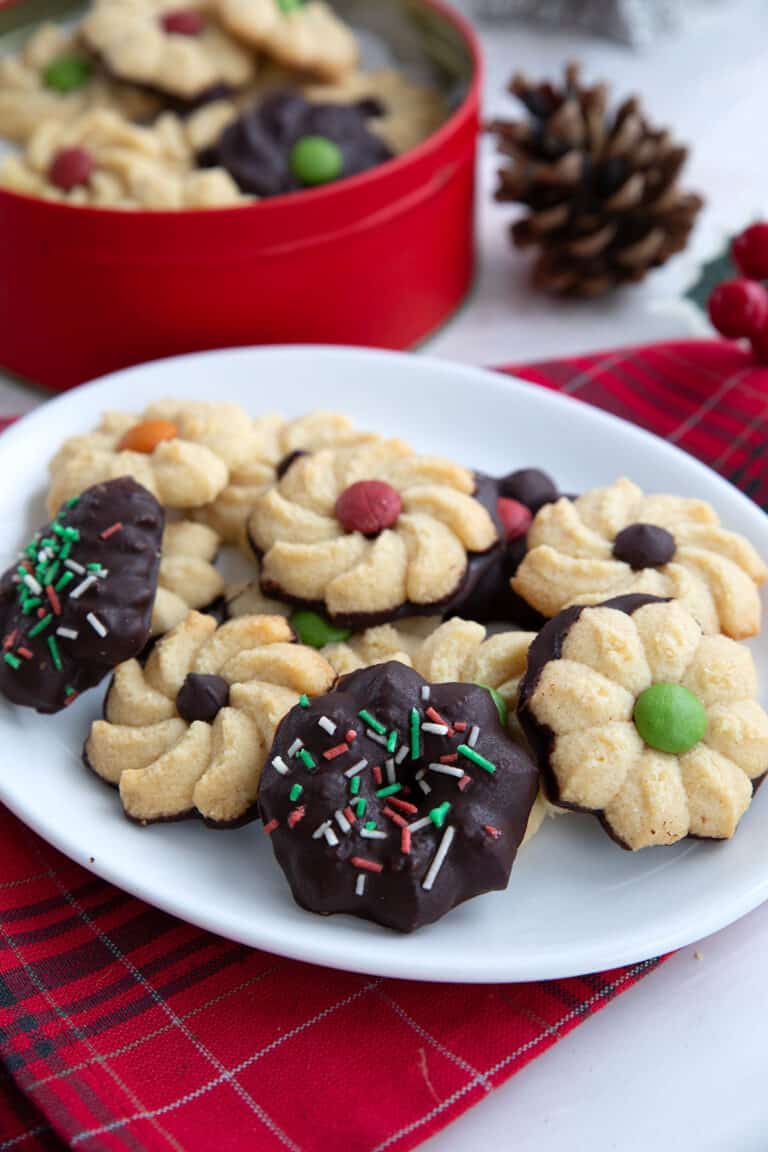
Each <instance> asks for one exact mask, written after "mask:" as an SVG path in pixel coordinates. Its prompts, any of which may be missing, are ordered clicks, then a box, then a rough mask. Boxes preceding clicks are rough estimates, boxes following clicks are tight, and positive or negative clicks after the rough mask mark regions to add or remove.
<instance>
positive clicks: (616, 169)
mask: <svg viewBox="0 0 768 1152" xmlns="http://www.w3.org/2000/svg"><path fill="white" fill-rule="evenodd" d="M509 91H510V92H511V93H512V95H514V96H516V97H517V98H518V99H519V100H520V101H521V102H522V104H523V105H524V106H525V108H526V109H527V110H528V113H529V116H530V118H529V120H528V121H520V120H509V121H505V120H496V121H494V122H493V123H491V124H490V125H489V131H491V132H493V133H495V135H496V138H497V143H498V147H499V151H500V152H501V154H502V155H503V156H506V157H509V158H510V159H509V163H508V165H507V166H506V167H505V168H502V169H501V170H500V172H499V186H498V188H497V191H496V199H497V200H502V201H514V202H516V203H520V204H526V205H527V206H528V207H529V208H530V213H529V215H528V216H526V217H525V218H524V219H522V220H518V221H517V222H516V223H515V224H513V225H512V228H511V235H512V240H513V242H514V244H515V246H516V247H518V248H527V247H530V246H534V245H535V246H538V247H540V248H541V252H540V254H539V256H538V258H537V260H536V262H535V264H534V268H533V282H534V284H535V285H536V286H537V287H538V288H543V289H545V290H546V291H549V292H554V293H557V294H559V295H569V296H600V295H602V294H603V293H605V292H608V291H610V290H611V289H612V288H615V287H616V286H617V285H619V284H623V283H626V282H628V281H637V280H642V278H643V277H644V276H645V274H646V272H648V270H649V269H651V268H658V267H659V266H660V265H661V264H664V263H665V262H666V261H667V260H668V259H669V257H670V256H672V255H674V253H675V252H680V251H681V250H682V249H683V248H684V247H685V245H686V243H687V241H688V236H689V234H690V232H691V229H692V227H693V224H694V221H695V219H696V214H697V212H698V211H699V209H700V208H701V207H702V204H703V200H702V198H701V197H700V196H697V195H696V194H695V193H690V192H682V191H680V189H679V188H678V186H677V178H678V176H679V174H680V171H681V169H682V167H683V165H684V164H685V161H686V159H687V156H688V151H687V149H686V148H683V147H681V146H680V145H679V144H676V143H675V142H674V141H673V139H672V138H671V136H670V133H669V132H667V131H664V130H657V129H655V128H652V127H651V126H650V125H649V124H648V122H647V121H646V119H645V117H644V116H643V113H642V110H641V107H640V103H639V101H638V100H637V99H636V98H634V97H633V98H631V99H629V100H625V101H624V102H623V103H622V104H621V105H619V107H618V109H617V110H616V112H615V113H613V114H610V113H609V112H608V111H607V103H608V89H607V87H606V86H605V85H604V84H597V85H595V86H594V87H592V88H589V87H586V86H584V85H583V84H582V83H581V82H580V77H579V66H578V65H577V64H569V65H568V66H567V68H566V69H565V82H564V84H563V87H562V88H557V87H555V86H554V85H553V84H549V83H543V84H532V83H531V82H530V81H529V80H528V79H527V78H526V77H525V76H523V75H522V74H517V75H516V76H515V77H514V78H513V79H512V82H511V84H510V85H509Z"/></svg>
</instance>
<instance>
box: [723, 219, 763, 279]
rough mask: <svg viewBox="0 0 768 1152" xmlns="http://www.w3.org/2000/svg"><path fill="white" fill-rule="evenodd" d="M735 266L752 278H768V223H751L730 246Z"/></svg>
mask: <svg viewBox="0 0 768 1152" xmlns="http://www.w3.org/2000/svg"><path fill="white" fill-rule="evenodd" d="M731 254H732V256H733V259H734V262H735V264H736V265H737V267H738V268H739V269H740V270H741V271H742V272H743V273H744V275H745V276H751V278H752V279H753V280H768V224H753V225H752V226H751V227H750V228H746V229H745V230H744V231H743V232H742V233H741V235H740V236H737V237H736V239H735V240H734V242H733V244H732V246H731Z"/></svg>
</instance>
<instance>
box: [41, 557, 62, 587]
mask: <svg viewBox="0 0 768 1152" xmlns="http://www.w3.org/2000/svg"><path fill="white" fill-rule="evenodd" d="M59 568H61V563H60V561H59V560H54V562H53V564H51V566H50V568H49V569H48V571H47V572H46V574H45V577H44V579H43V583H44V584H53V582H54V580H55V579H56V577H57V576H58V574H59Z"/></svg>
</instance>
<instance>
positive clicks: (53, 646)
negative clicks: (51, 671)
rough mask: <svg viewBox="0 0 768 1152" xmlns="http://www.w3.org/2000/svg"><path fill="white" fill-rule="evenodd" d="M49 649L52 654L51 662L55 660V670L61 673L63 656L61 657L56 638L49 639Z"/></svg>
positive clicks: (50, 637)
mask: <svg viewBox="0 0 768 1152" xmlns="http://www.w3.org/2000/svg"><path fill="white" fill-rule="evenodd" d="M48 648H49V650H50V653H51V660H53V666H54V668H55V669H56V671H57V672H61V656H59V646H58V644H57V643H56V637H55V636H49V637H48Z"/></svg>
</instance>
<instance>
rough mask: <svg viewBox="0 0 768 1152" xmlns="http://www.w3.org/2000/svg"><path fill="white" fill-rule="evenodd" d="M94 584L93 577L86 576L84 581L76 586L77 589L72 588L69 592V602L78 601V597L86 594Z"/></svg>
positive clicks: (94, 578)
mask: <svg viewBox="0 0 768 1152" xmlns="http://www.w3.org/2000/svg"><path fill="white" fill-rule="evenodd" d="M95 583H96V577H95V576H93V575H90V576H86V578H85V580H83V581H82V582H81V583H80V584H78V586H77V588H73V590H72V591H71V592H70V594H69V598H70V600H79V599H80V597H81V596H82V594H83V592H87V591H88V589H89V588H90V586H91V584H95Z"/></svg>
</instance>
